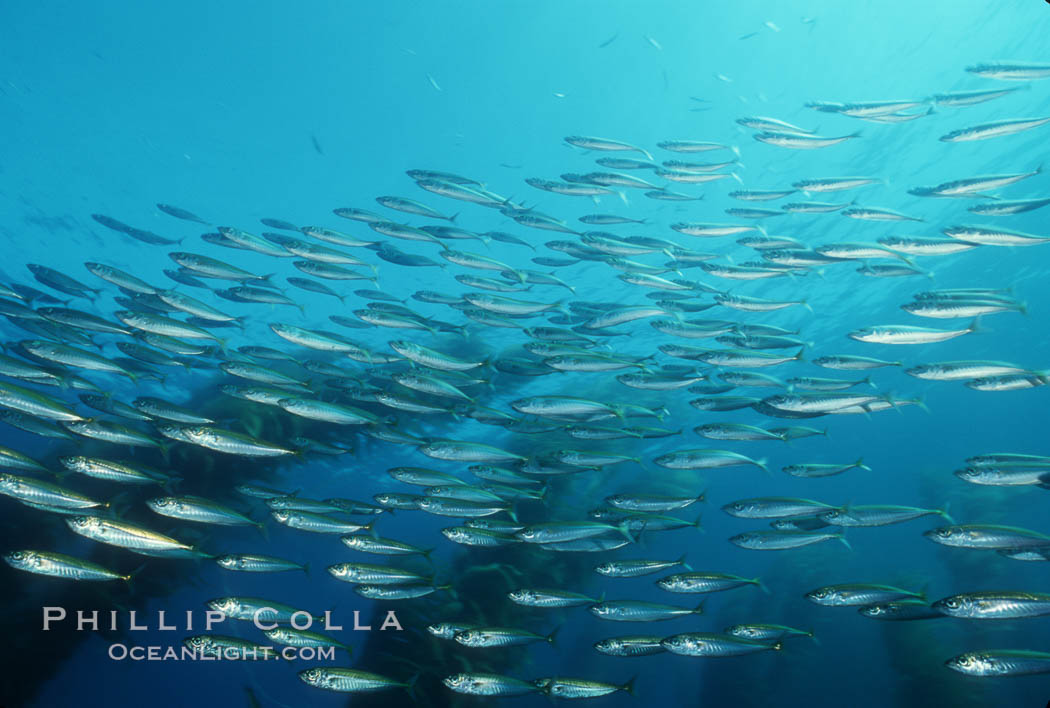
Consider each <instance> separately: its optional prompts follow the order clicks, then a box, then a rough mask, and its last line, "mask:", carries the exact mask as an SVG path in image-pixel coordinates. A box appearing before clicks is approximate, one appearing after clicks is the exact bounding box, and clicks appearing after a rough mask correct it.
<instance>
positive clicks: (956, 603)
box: [944, 598, 961, 610]
mask: <svg viewBox="0 0 1050 708" xmlns="http://www.w3.org/2000/svg"><path fill="white" fill-rule="evenodd" d="M960 604H961V603H960V602H959V601H958V600H956V599H954V598H953V599H951V600H945V601H944V606H945V607H947V608H948V609H950V610H954V609H957V608H958V607H959V605H960Z"/></svg>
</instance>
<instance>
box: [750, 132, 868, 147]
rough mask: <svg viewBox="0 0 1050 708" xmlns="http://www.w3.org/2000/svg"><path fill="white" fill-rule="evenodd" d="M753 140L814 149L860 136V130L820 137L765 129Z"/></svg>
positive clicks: (780, 145) (778, 145)
mask: <svg viewBox="0 0 1050 708" xmlns="http://www.w3.org/2000/svg"><path fill="white" fill-rule="evenodd" d="M752 137H754V139H755V140H757V141H758V142H760V143H766V144H768V145H774V146H776V147H783V148H790V149H792V150H814V149H818V148H824V147H831V146H832V145H838V144H839V143H842V142H845V141H847V140H852V139H854V138H859V137H861V134H860V132H856V133H850V134H849V135H840V136H836V137H822V136H819V135H808V134H803V133H782V132H772V131H766V132H762V133H756V134H755V135H754V136H752Z"/></svg>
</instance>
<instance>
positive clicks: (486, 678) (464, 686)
mask: <svg viewBox="0 0 1050 708" xmlns="http://www.w3.org/2000/svg"><path fill="white" fill-rule="evenodd" d="M441 683H443V684H444V685H445V686H446V687H448V688H449V689H450V690H452V691H454V692H456V693H462V694H465V695H468V696H525V695H528V694H530V693H539V692H541V691H542V689H541V688H540V687H539V686H536V685H535V684H534V683H531V682H529V681H522V680H521V679H517V678H514V677H511V676H503V675H500V674H488V673H478V672H473V673H459V674H453V675H451V676H446V677H445V678H443V679H441Z"/></svg>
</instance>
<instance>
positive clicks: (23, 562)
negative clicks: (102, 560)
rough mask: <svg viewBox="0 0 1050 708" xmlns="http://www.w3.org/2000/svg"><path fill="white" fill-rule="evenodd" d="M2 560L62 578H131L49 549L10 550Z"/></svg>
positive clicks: (14, 566) (12, 564)
mask: <svg viewBox="0 0 1050 708" xmlns="http://www.w3.org/2000/svg"><path fill="white" fill-rule="evenodd" d="M4 562H5V563H7V564H8V565H9V566H11V567H12V568H17V569H18V570H24V571H26V572H27V573H34V574H36V575H44V576H47V577H51V578H62V579H64V580H81V581H87V582H106V581H109V580H123V581H124V582H127V581H129V580H131V577H132V576H131V574H121V573H118V572H116V571H113V570H110V569H108V568H105V567H103V566H101V565H99V564H98V563H92V562H91V561H87V560H84V559H82V558H76V557H74V556H67V555H65V554H64V553H54V552H51V551H30V550H21V551H11V552H9V553H5V554H4Z"/></svg>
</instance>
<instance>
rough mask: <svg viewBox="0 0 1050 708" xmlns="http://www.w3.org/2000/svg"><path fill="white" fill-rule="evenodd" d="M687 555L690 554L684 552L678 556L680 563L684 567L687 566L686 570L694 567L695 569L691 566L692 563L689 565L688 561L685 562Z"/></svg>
mask: <svg viewBox="0 0 1050 708" xmlns="http://www.w3.org/2000/svg"><path fill="white" fill-rule="evenodd" d="M686 555H688V554H686V553H683V554H682V555H680V556H679V557H678V565H680V566H682V567H683V568H685V569H686V570H692V569H693V566H691V565H689V564H688V563H686V562H685V557H686Z"/></svg>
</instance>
